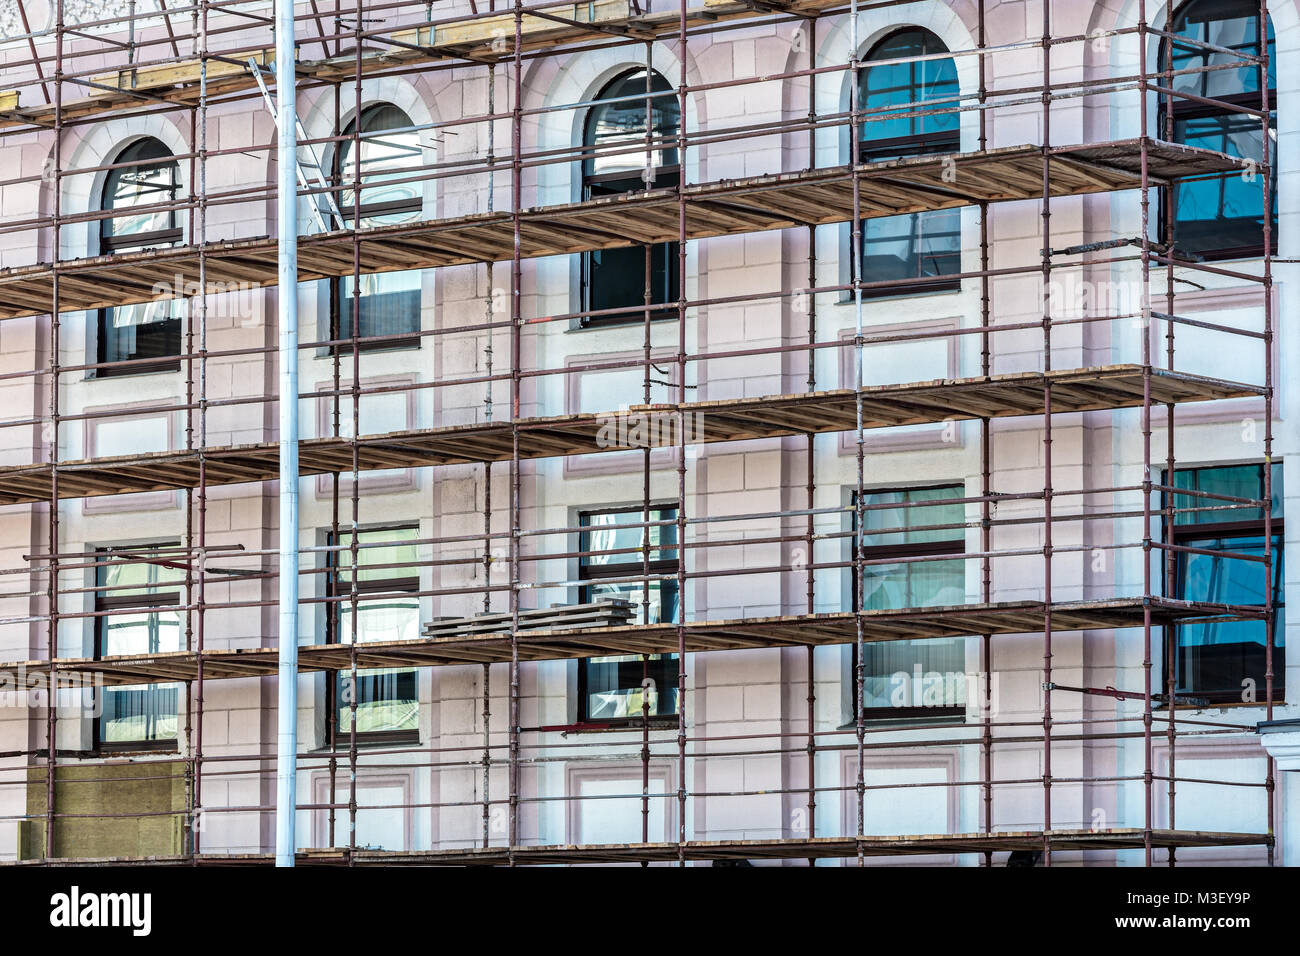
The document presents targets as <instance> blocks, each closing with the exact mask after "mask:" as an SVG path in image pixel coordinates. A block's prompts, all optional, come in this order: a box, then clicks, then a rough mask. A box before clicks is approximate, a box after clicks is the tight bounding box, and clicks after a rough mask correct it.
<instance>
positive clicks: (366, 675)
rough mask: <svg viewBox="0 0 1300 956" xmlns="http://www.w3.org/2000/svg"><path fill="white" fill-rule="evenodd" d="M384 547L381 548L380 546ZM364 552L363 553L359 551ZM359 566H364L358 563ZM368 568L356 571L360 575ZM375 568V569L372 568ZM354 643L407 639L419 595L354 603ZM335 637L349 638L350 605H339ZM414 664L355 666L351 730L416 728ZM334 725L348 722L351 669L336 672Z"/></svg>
mask: <svg viewBox="0 0 1300 956" xmlns="http://www.w3.org/2000/svg"><path fill="white" fill-rule="evenodd" d="M384 550H387V549H384ZM363 553H364V552H363ZM363 567H364V565H363ZM367 573H368V572H366V571H364V570H363V571H362V572H361V574H362V577H363V578H364V577H365V576H366V574H367ZM376 573H377V572H376ZM356 625H357V631H356V638H357V643H359V644H367V643H373V642H376V641H408V640H414V639H415V638H417V637H419V636H420V600H419V598H417V597H409V598H408V597H390V598H375V599H370V600H363V601H359V602H358V603H357V620H356ZM339 641H340V643H343V644H350V643H352V605H351V603H350V602H344V603H343V604H342V605H341V609H340V623H339ZM417 673H418V672H417V671H416V670H415V669H414V668H400V667H382V668H371V669H362V670H358V671H357V683H356V688H355V695H356V699H357V732H358V733H372V732H376V731H388V732H392V731H403V730H418V729H419V717H420V705H419V696H418V693H417V684H416V675H417ZM338 687H339V695H338V701H339V724H338V726H339V730H340V732H341V733H348V732H349V731H350V729H351V727H352V711H351V708H350V706H349V703H350V700H351V696H352V682H351V673H350V672H349V671H339V673H338Z"/></svg>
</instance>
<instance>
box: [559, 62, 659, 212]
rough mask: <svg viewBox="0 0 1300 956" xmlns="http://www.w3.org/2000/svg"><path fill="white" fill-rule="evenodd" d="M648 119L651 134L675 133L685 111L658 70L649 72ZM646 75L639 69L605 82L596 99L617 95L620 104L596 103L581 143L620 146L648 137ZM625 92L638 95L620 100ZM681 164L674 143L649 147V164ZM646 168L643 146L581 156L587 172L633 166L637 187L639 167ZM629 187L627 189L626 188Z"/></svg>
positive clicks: (596, 173)
mask: <svg viewBox="0 0 1300 956" xmlns="http://www.w3.org/2000/svg"><path fill="white" fill-rule="evenodd" d="M650 92H651V96H650V97H649V100H650V104H649V105H650V109H649V114H650V123H651V136H652V137H653V138H656V139H658V138H662V137H672V136H676V135H677V131H678V127H679V125H680V117H681V111H680V109H679V108H678V102H677V94H676V93H675V92H674V91H673V90H672V88H671V87H670V86H669V85H668V81H667V80H665V79H664V78H663V77H662V76H660V75H659V74H658V73H654V74H652V75H651V77H650ZM645 93H646V75H645V71H644V70H638V71H637V72H635V73H630V74H628V75H627V76H624V77H621V78H619V79H617V80H615V81H614V82H613V83H611V84H610V85H609V86H607V87H605V89H604V90H602V91H601V93H600V96H599V97H598V99H602V100H604V99H611V100H612V99H618V100H619V102H616V103H604V104H601V105H599V106H593V107H592V109H591V112H590V113H588V114H587V122H586V128H585V130H584V134H583V145H585V146H594V147H597V148H598V149H599V148H604V149H617V148H618V147H619V146H634V145H636V144H638V143H641V144H644V142H645V136H646V112H647V110H646V106H647V102H646V100H647V98H646V96H645ZM622 97H634V98H633V99H622ZM676 165H677V150H676V148H667V149H656V150H652V151H651V155H650V166H651V168H655V169H657V168H659V167H662V166H676ZM645 168H646V154H645V150H644V149H643V150H640V151H633V152H619V153H617V154H615V155H607V154H606V155H597V156H591V157H588V158H587V159H585V160H584V161H583V164H582V171H583V175H584V176H607V175H609V174H611V173H619V172H627V171H632V172H634V173H635V174H636V175H635V177H634V178H633V181H634V183H635V185H634V186H631V187H629V188H643V186H644V183H643V182H642V181H641V179H640V172H641V170H643V169H645ZM624 191H625V190H624Z"/></svg>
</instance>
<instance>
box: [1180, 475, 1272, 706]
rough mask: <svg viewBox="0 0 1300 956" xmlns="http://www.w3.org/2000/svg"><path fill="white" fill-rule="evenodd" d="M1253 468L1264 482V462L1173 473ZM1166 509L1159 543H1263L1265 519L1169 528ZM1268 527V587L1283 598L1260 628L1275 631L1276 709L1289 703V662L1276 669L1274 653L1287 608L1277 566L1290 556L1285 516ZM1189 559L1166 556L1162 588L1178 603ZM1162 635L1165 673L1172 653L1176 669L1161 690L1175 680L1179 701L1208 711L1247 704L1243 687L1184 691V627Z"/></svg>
mask: <svg viewBox="0 0 1300 956" xmlns="http://www.w3.org/2000/svg"><path fill="white" fill-rule="evenodd" d="M1274 464H1278V463H1276V462H1275V463H1274ZM1249 466H1254V467H1256V468H1258V469H1259V470H1260V472H1261V477H1262V471H1263V468H1264V463H1263V462H1246V463H1244V464H1209V465H1191V466H1188V467H1185V468H1175V469H1174V471H1175V473H1177V472H1199V471H1209V470H1214V469H1219V468H1240V467H1249ZM1281 475H1282V471H1281V469H1280V468H1279V469H1277V477H1278V478H1281ZM1162 477H1163V484H1165V485H1166V486H1167V487H1176V485H1175V484H1174V482H1175V481H1176V480H1177V479H1176V478H1175V477H1174V476H1172V475H1168V474H1167V473H1166V474H1165V475H1163V476H1162ZM1276 485H1277V480H1276V479H1274V486H1275V488H1274V490H1275V491H1276V490H1278V489H1277V488H1276ZM1184 490H1185V489H1180V491H1179V492H1174V493H1172V497H1178V496H1179V495H1180V494H1182V493H1183V491H1184ZM1165 496H1171V493H1170V492H1164V493H1163V495H1162V498H1163V497H1165ZM1202 501H1208V502H1209V504H1210V505H1224V504H1230V503H1229V502H1221V501H1217V502H1216V501H1215V500H1214V499H1199V498H1198V499H1195V500H1193V502H1192V505H1191V506H1192V507H1197V506H1199V505H1200V503H1201V502H1202ZM1278 502H1279V504H1280V505H1282V506H1283V507H1285V504H1284V502H1285V499H1284V498H1283V496H1282V495H1281V494H1278ZM1167 506H1168V502H1167V501H1166V500H1162V501H1161V507H1160V540H1162V541H1164V542H1166V543H1168V544H1171V545H1175V546H1184V545H1186V544H1187V542H1189V541H1200V540H1204V539H1206V538H1247V537H1252V538H1260V539H1261V540H1262V539H1263V538H1264V516H1263V515H1262V514H1261V515H1260V516H1259V517H1258V518H1251V519H1245V520H1239V521H1207V522H1203V523H1198V522H1195V521H1193V522H1190V523H1187V524H1178V523H1177V520H1176V518H1175V521H1174V523H1173V525H1172V526H1171V525H1170V524H1169V515H1168V512H1167V510H1166V508H1167ZM1241 507H1242V508H1245V507H1246V506H1245V505H1242V506H1241ZM1261 510H1262V509H1261ZM1270 524H1271V530H1272V534H1273V537H1274V538H1276V539H1277V546H1276V547H1275V548H1273V549H1272V556H1273V560H1272V566H1271V568H1270V571H1271V573H1272V574H1273V578H1274V579H1273V581H1271V582H1270V583H1269V586H1270V587H1271V588H1272V591H1273V593H1274V594H1275V595H1280V596H1281V600H1280V601H1277V600H1275V601H1274V603H1273V611H1274V614H1273V620H1272V621H1271V622H1266V621H1260V622H1259V623H1260V624H1261V625H1263V626H1266V627H1270V628H1271V629H1272V638H1273V650H1274V671H1275V672H1274V674H1273V698H1274V700H1273V702H1274V704H1281V703H1285V701H1286V666H1285V660H1286V659H1285V657H1283V659H1282V661H1283V666H1281V667H1278V666H1277V658H1276V653H1277V650H1278V649H1279V644H1278V640H1277V639H1278V614H1277V612H1278V611H1279V610H1281V609H1282V608H1285V607H1286V582H1285V581H1284V580H1282V579H1281V577H1280V575H1281V574H1282V567H1283V563H1282V561H1279V560H1278V558H1279V556H1280V555H1282V554H1285V551H1286V525H1285V516H1284V515H1283V516H1274V517H1272V518H1271V521H1270ZM1224 553H1233V552H1230V551H1228V552H1224ZM1187 557H1188V556H1187V555H1186V553H1184V552H1165V557H1164V563H1163V571H1164V574H1163V575H1162V576H1161V579H1162V580H1161V583H1162V585H1163V587H1166V588H1167V587H1168V586H1169V583H1170V582H1171V581H1172V582H1173V587H1174V594H1173V595H1172V597H1173V598H1174V599H1176V600H1183V599H1184V598H1183V597H1182V595H1183V590H1184V586H1185V585H1184V580H1185V575H1186V561H1187ZM1230 560H1231V559H1230ZM1258 606H1259V607H1263V605H1258ZM1162 631H1163V634H1162V638H1161V645H1162V646H1161V661H1162V663H1163V666H1164V668H1166V670H1167V669H1168V668H1169V666H1170V653H1171V650H1172V654H1173V658H1172V659H1173V668H1174V673H1173V674H1172V675H1171V674H1169V673H1165V674H1164V675H1163V678H1162V680H1161V683H1162V684H1163V685H1165V686H1166V687H1167V686H1168V683H1169V678H1170V677H1171V676H1172V677H1173V679H1174V688H1175V693H1176V694H1177V695H1178V696H1181V697H1195V698H1199V699H1200V700H1204V701H1206V702H1207V704H1208V705H1209V706H1221V705H1223V704H1242V703H1246V702H1243V701H1242V699H1241V692H1240V687H1238V688H1237V689H1232V690H1203V689H1200V688H1197V687H1192V686H1190V685H1188V686H1186V687H1185V688H1184V687H1182V685H1181V681H1180V670H1179V662H1180V658H1181V655H1180V652H1181V651H1182V650H1183V645H1182V642H1181V639H1180V635H1181V633H1182V625H1179V624H1170V625H1168V626H1166V627H1165V628H1163V629H1162ZM1282 637H1283V640H1284V641H1285V637H1286V635H1285V632H1283V633H1282ZM1267 640H1268V634H1267V633H1266V634H1265V641H1267ZM1171 644H1172V647H1171ZM1263 646H1264V647H1267V643H1266V644H1264V645H1263ZM1280 647H1281V649H1282V650H1283V652H1284V653H1285V647H1286V645H1285V643H1283V644H1282V645H1280ZM1262 673H1263V672H1262V671H1261V674H1262ZM1242 676H1243V677H1247V676H1249V675H1246V674H1243V675H1242ZM1259 690H1260V693H1261V694H1263V695H1266V693H1267V691H1266V688H1264V687H1262V686H1261V687H1260V688H1259ZM1175 703H1177V701H1175ZM1249 703H1250V704H1251V706H1265V705H1266V704H1267V701H1265V700H1263V699H1262V697H1260V698H1257V700H1255V701H1253V702H1249Z"/></svg>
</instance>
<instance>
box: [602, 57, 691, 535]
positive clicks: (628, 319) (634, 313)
mask: <svg viewBox="0 0 1300 956" xmlns="http://www.w3.org/2000/svg"><path fill="white" fill-rule="evenodd" d="M645 73H646V68H645V67H644V66H639V67H632V68H630V69H627V70H624V71H622V72H620V73H619V74H617V75H616V76H614V77H613V78H612V79H610V80H609V82H607V83H605V84H604V85H603V86H602V87H601V88H600V92H599V93H598V94H597V95H596V96H595V97H593V98H592V105H591V106H590V107H588V109H587V112H586V115H585V116H584V117H583V120H582V146H581V153H582V158H581V159H580V160H579V162H578V183H579V196H580V198H581V199H582V201H583V202H587V201H589V200H591V199H593V198H598V197H594V196H593V195H592V187H595V186H600V185H603V184H605V183H616V182H621V181H623V180H628V179H632V180H636V181H637V182H638V183H640V185H638V186H635V187H633V188H631V189H625V190H622V191H620V192H619V193H618V194H617V195H628V194H630V193H634V192H640V191H642V190H644V189H676V188H679V187H680V186H681V184H682V177H683V171H682V165H681V157H680V156H678V155H676V153H677V146H676V143H675V142H674V143H673V145H672V146H671V147H669V146H665V145H661V146H659V147H657V148H655V149H654V151H655V152H656V153H663V152H666V151H667V150H668V149H670V148H671V149H672V150H673V153H674V158H675V159H676V162H673V163H666V164H664V165H662V166H656V167H654V172H655V176H654V179H653V180H652V181H651V182H650V183H648V184H647V183H646V182H645V180H643V179H641V178H640V176H638V175H637V173H636V171H634V170H624V171H618V172H612V173H588V172H587V164H588V162H589V160H590V159H591V157H589V156H587V155H586V153H587V150H589V149H594V148H595V147H596V146H597V145H598V144H596V143H595V142H594V136H593V128H592V127H593V120H594V118H595V116H596V111H597V110H599V109H601V108H602V107H603V106H606V105H608V98H607V97H608V95H609V94H610V91H612V90H614V89H616V88H617V87H618V86H620V85H621V84H623V83H624V82H627V81H628V80H632V79H636V78H637V77H639V76H641V75H642V74H645ZM649 75H650V77H651V78H652V79H651V84H652V89H651V90H650V92H649V94H648V98H649V99H652V100H659V99H662V98H665V97H666V96H669V95H674V96H675V93H674V90H673V87H672V86H671V85H670V84H669V83H668V80H667V78H665V77H664V75H663V74H662V73H660V72H659V71H658V70H650V71H649ZM653 78H658V79H659V80H661V81H662V82H663V84H664V87H663V89H660V90H655V89H653V83H654V79H653ZM613 98H614V99H621V97H613ZM674 106H676V101H675V100H674ZM681 123H682V117H681V115H680V114H679V115H678V117H677V129H678V131H679V132H680V130H681ZM645 131H646V130H645V123H644V121H643V122H642V125H641V136H642V137H644V135H645ZM607 195H613V194H607ZM679 247H680V243H678V242H677V241H676V240H670V241H667V242H661V243H653V244H644V243H637V244H634V245H632V246H621V247H618V249H619V250H622V249H640V250H642V256H643V258H644V256H647V255H649V256H653V254H654V250H655V249H663V250H664V256H665V261H664V282H665V284H666V286H668V288H667V290H666V292H667V295H666V296H665V299H664V301H662V302H656V301H655V298H654V293H653V292H652V293H651V301H650V303H649V315H650V321H651V322H657V321H664V320H671V319H675V318H676V317H677V311H678V306H677V302H678V296H679V290H680V287H681V274H680V260H679V256H680V248H679ZM610 251H617V250H610ZM593 255H594V253H592V252H583V253H579V255H578V260H579V266H578V302H579V304H580V310H579V311H581V312H584V313H586V312H589V311H591V310H592V288H593V285H594V282H593V276H594V275H595V268H594V267H593ZM642 276H644V270H643V271H642ZM644 294H645V284H644V281H643V282H642V296H643V297H644ZM646 312H647V307H646V304H645V302H644V301H643V302H641V303H640V304H638V305H635V306H631V307H629V308H628V309H626V310H625V311H621V312H617V313H613V314H610V315H599V316H591V315H583V316H582V317H581V319H580V320H579V323H578V325H579V328H583V329H603V328H613V327H618V326H627V325H633V324H636V323H644V322H645V316H646ZM593 513H595V512H593Z"/></svg>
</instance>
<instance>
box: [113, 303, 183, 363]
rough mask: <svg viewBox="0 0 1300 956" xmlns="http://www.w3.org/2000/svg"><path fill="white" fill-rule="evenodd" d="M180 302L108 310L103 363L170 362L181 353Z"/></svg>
mask: <svg viewBox="0 0 1300 956" xmlns="http://www.w3.org/2000/svg"><path fill="white" fill-rule="evenodd" d="M181 313H182V304H181V302H180V300H179V299H168V300H166V301H163V302H143V303H140V304H139V305H123V306H118V307H117V308H113V309H105V310H104V311H103V313H102V317H101V319H100V328H99V335H100V348H101V351H102V357H101V361H104V362H125V361H127V360H130V359H169V358H175V357H176V356H178V355H180V353H181V334H182V331H181Z"/></svg>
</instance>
